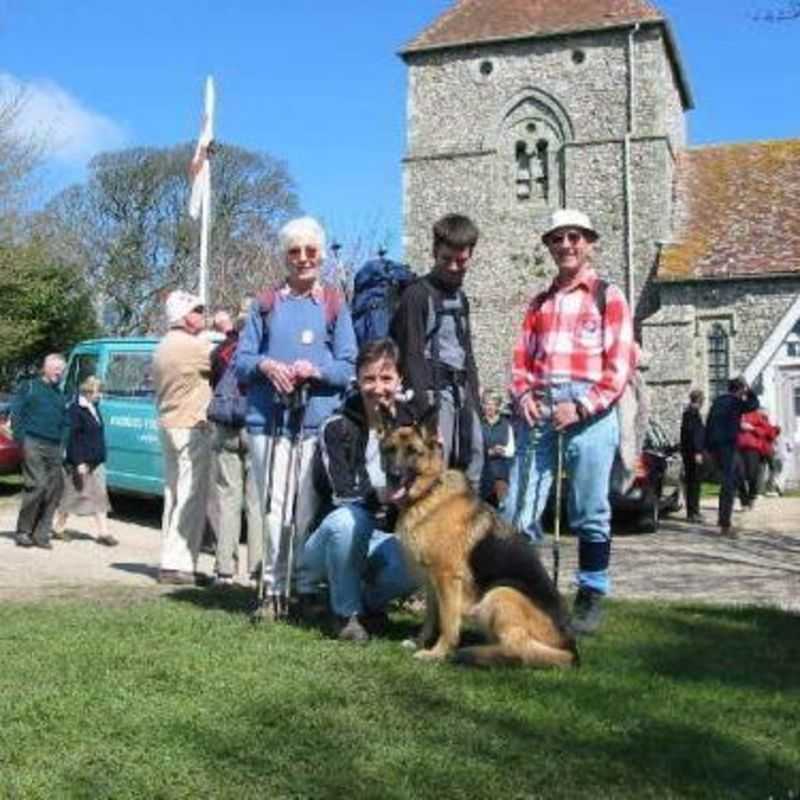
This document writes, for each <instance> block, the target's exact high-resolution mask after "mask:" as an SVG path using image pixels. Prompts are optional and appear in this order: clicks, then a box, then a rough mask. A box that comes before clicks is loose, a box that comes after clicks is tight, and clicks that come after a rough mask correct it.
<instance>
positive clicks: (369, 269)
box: [351, 256, 417, 347]
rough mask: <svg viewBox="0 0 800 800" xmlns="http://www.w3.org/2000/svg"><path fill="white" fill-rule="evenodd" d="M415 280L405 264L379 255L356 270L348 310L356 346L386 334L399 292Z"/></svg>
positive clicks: (414, 275) (413, 274)
mask: <svg viewBox="0 0 800 800" xmlns="http://www.w3.org/2000/svg"><path fill="white" fill-rule="evenodd" d="M416 279H417V275H416V274H415V273H414V272H412V270H411V268H410V267H409V266H408V265H407V264H400V263H398V262H396V261H391V260H390V259H388V258H384V257H382V256H381V257H379V258H375V259H372V260H370V261H367V262H366V263H365V264H364V266H362V267H361V269H360V270H359V271H358V272H357V273H356V277H355V281H354V288H353V301H352V304H351V313H352V316H353V328H354V330H355V334H356V341H357V342H358V346H359V347H362V346H363V345H364V344H366V343H367V342H372V341H374V340H375V339H383V338H384V337H386V336H388V335H389V323H390V322H391V320H392V316H393V315H394V312H395V309H396V308H397V304H398V302H399V300H400V295H401V294H402V293H403V291H404V289H405V288H406V287H407V286H409V285H410V284H411V283H412V282H413V281H415V280H416Z"/></svg>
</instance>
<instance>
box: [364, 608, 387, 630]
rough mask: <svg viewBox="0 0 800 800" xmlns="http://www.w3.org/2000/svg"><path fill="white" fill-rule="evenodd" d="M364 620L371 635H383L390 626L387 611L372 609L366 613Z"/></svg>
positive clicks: (365, 626)
mask: <svg viewBox="0 0 800 800" xmlns="http://www.w3.org/2000/svg"><path fill="white" fill-rule="evenodd" d="M362 622H363V625H364V628H365V629H366V631H367V633H368V634H369V635H370V636H383V635H384V634H385V633H386V629H387V628H388V627H389V615H388V614H387V613H386V612H385V611H370V612H369V613H368V614H364V616H363V617H362Z"/></svg>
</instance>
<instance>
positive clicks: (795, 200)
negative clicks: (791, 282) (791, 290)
mask: <svg viewBox="0 0 800 800" xmlns="http://www.w3.org/2000/svg"><path fill="white" fill-rule="evenodd" d="M677 213H678V216H677V220H678V224H677V229H676V233H675V236H674V239H675V241H674V242H671V243H669V244H667V245H665V246H664V247H663V248H662V250H661V257H660V260H659V266H658V280H660V281H676V280H698V279H713V278H742V277H757V276H760V275H776V274H787V273H793V274H800V139H786V140H782V141H769V142H747V143H743V144H728V145H718V146H713V147H699V148H693V149H690V150H687V151H685V152H684V153H683V154H682V156H681V161H680V166H679V172H678V197H677Z"/></svg>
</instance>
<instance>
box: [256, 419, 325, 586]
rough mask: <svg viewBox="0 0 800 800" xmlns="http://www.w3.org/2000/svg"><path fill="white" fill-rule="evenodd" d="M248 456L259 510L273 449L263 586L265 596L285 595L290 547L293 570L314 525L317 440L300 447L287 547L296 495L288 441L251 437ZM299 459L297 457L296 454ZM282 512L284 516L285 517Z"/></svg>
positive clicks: (265, 496)
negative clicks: (294, 512) (290, 537)
mask: <svg viewBox="0 0 800 800" xmlns="http://www.w3.org/2000/svg"><path fill="white" fill-rule="evenodd" d="M249 440H250V456H251V458H252V460H253V471H254V473H255V478H256V483H257V485H258V494H259V497H260V498H261V508H262V510H264V509H266V507H267V499H268V494H270V486H269V484H270V479H269V467H270V454H271V452H272V448H273V447H275V457H274V460H273V463H272V486H271V499H270V503H269V513H268V514H267V515H266V516H265V517H264V523H265V531H264V533H265V535H264V542H265V545H266V552H265V554H264V558H265V563H264V586H265V590H266V593H267V594H271V595H280V594H283V593H284V592H285V591H286V573H287V565H288V557H289V547H290V544H291V545H292V551H293V567H296V566H297V563H298V559H299V557H300V553H301V551H302V548H303V543H304V542H305V540H306V537H307V536H308V529H309V528H310V527H311V524H312V522H313V521H314V516H315V514H316V513H317V509H318V507H319V502H320V500H319V497H318V496H317V493H316V491H315V489H314V481H313V476H312V469H311V465H312V463H313V459H314V451H315V450H316V447H317V439H316V437H309V438H306V439H305V440H304V441H303V443H302V446H299V445H298V447H297V449H298V450H300V451H302V457H301V465H300V479H299V481H298V493H297V504H296V506H295V509H296V514H295V522H296V528H295V538H294V541H293V542H291V543H290V541H289V530H290V529H291V519H292V509H291V507H290V506H291V503H292V499H293V498H294V494H295V482H294V477H295V476H294V471H293V470H292V471H291V472H290V471H289V457H290V451H291V441H290V439H289V438H288V437H285V436H279V437H276V438H274V439H273V438H271V437H270V436H267V435H266V434H252V433H251V434H250V435H249ZM298 455H300V453H298ZM284 509H285V514H284Z"/></svg>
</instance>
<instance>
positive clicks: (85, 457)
mask: <svg viewBox="0 0 800 800" xmlns="http://www.w3.org/2000/svg"><path fill="white" fill-rule="evenodd" d="M67 414H68V417H69V436H68V438H67V455H66V462H67V463H68V464H72V465H73V466H78V464H89V465H90V466H92V467H96V466H97V465H98V464H102V463H103V462H104V461H105V460H106V442H105V437H104V435H103V418H102V417H101V416H100V412H99V411H98V412H97V416H98V418H99V421H98V420H97V419H95V418H94V415H93V414H92V412H91V411H89V409H88V408H84V407H83V406H82V405H80V404H79V403H78V402H77V400H76V401H75V402H74V403H72V404H70V406H69V409H68V411H67Z"/></svg>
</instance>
